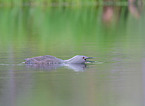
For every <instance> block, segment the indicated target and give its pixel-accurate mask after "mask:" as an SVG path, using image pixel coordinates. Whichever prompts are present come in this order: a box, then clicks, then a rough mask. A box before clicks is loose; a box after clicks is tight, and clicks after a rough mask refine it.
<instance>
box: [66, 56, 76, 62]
mask: <svg viewBox="0 0 145 106" xmlns="http://www.w3.org/2000/svg"><path fill="white" fill-rule="evenodd" d="M75 61H76V59H75V58H74V57H72V58H70V59H68V60H64V63H75Z"/></svg>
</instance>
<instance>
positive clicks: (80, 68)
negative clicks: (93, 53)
mask: <svg viewBox="0 0 145 106" xmlns="http://www.w3.org/2000/svg"><path fill="white" fill-rule="evenodd" d="M26 67H27V68H30V69H37V70H41V71H42V70H48V71H53V70H56V69H57V68H60V67H66V68H69V69H72V70H74V71H77V72H78V71H84V70H85V68H86V64H49V65H38V64H26Z"/></svg>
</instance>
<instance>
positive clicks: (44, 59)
mask: <svg viewBox="0 0 145 106" xmlns="http://www.w3.org/2000/svg"><path fill="white" fill-rule="evenodd" d="M90 58H93V57H87V56H82V55H76V56H74V57H72V58H70V59H68V60H62V59H59V58H56V57H54V56H50V55H45V56H38V57H33V58H27V59H25V60H26V61H25V64H62V63H66V64H71V63H75V64H81V63H85V62H87V59H90Z"/></svg>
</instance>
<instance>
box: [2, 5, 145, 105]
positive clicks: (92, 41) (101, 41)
mask: <svg viewBox="0 0 145 106" xmlns="http://www.w3.org/2000/svg"><path fill="white" fill-rule="evenodd" d="M142 11H144V10H143V8H142V7H136V6H133V7H129V8H128V7H127V6H116V7H107V6H105V7H103V6H98V7H91V6H86V7H65V8H63V7H52V8H46V7H44V8H43V7H42V8H41V7H38V8H37V7H25V8H21V7H16V8H14V7H13V8H1V10H0V23H1V24H0V105H1V106H40V105H41V106H49V105H50V106H97V105H98V106H106V105H107V106H143V105H145V102H144V98H145V89H144V88H145V82H144V80H145V72H144V70H145V58H144V57H145V46H144V45H145V44H144V42H145V37H144V33H145V30H144V27H145V21H144V18H145V15H144V13H143V12H142ZM40 55H53V56H56V57H58V58H61V59H68V58H71V57H73V56H74V55H86V56H92V57H96V58H94V59H93V60H94V61H97V62H95V63H91V64H89V63H88V64H86V65H68V66H61V65H60V66H59V65H58V66H48V67H47V66H43V67H39V66H27V65H25V64H22V62H23V61H24V59H25V58H29V57H34V56H40Z"/></svg>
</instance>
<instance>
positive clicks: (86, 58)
mask: <svg viewBox="0 0 145 106" xmlns="http://www.w3.org/2000/svg"><path fill="white" fill-rule="evenodd" d="M93 58H96V57H87V58H86V59H93Z"/></svg>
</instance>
